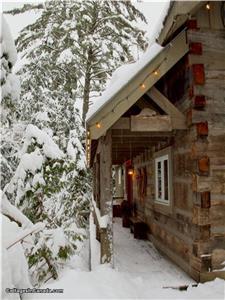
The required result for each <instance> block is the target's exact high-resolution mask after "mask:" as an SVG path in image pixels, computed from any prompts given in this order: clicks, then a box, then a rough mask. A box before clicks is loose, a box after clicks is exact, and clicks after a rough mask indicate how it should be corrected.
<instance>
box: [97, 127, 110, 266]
mask: <svg viewBox="0 0 225 300" xmlns="http://www.w3.org/2000/svg"><path fill="white" fill-rule="evenodd" d="M99 144H100V145H99V149H100V166H101V168H100V211H101V216H107V217H108V224H107V228H105V229H103V228H102V229H101V230H100V241H101V263H112V255H113V254H112V253H113V252H112V251H113V249H112V245H113V243H112V135H111V131H107V133H106V135H105V136H102V137H101V138H100V141H99Z"/></svg>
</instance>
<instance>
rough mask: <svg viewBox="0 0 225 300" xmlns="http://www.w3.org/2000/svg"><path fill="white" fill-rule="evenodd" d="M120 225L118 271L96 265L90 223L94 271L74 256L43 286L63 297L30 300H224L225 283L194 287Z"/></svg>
mask: <svg viewBox="0 0 225 300" xmlns="http://www.w3.org/2000/svg"><path fill="white" fill-rule="evenodd" d="M120 223H121V219H115V222H114V251H115V261H114V263H115V269H112V268H110V266H108V265H98V264H97V261H99V252H98V251H99V244H98V242H97V241H96V240H95V239H94V234H95V233H94V229H95V226H94V224H93V220H91V240H92V244H93V246H94V247H93V248H94V249H93V253H92V268H93V270H92V272H88V271H87V263H84V264H83V263H82V259H81V257H79V258H76V257H74V260H73V262H74V263H72V265H71V266H70V268H67V269H66V270H64V272H63V273H62V274H61V276H60V278H59V280H57V281H53V282H51V283H48V284H46V285H45V286H43V287H42V288H50V289H64V293H63V294H48V295H46V294H45V295H44V294H35V295H32V296H31V295H29V296H28V299H35V300H36V299H40V298H41V299H53V298H54V299H109V298H111V299H112V298H113V299H143V298H145V299H179V300H181V299H189V300H192V299H204V300H205V299H224V295H225V292H224V281H223V280H221V279H216V280H215V281H213V282H208V283H206V284H199V285H198V287H192V286H191V284H192V283H193V282H194V281H193V280H192V279H191V278H190V277H188V276H187V275H186V274H185V273H184V272H183V271H182V270H180V269H179V268H178V267H176V266H175V265H174V264H173V263H172V262H170V261H168V260H167V259H166V258H164V257H163V256H162V255H161V254H159V252H158V251H157V250H156V249H155V248H154V246H153V245H152V244H151V243H150V242H146V241H140V240H135V239H134V238H133V235H131V234H130V232H129V229H125V228H122V226H121V224H120ZM77 266H78V267H77ZM183 284H190V287H189V288H188V290H187V291H178V290H174V289H164V288H163V286H178V285H183Z"/></svg>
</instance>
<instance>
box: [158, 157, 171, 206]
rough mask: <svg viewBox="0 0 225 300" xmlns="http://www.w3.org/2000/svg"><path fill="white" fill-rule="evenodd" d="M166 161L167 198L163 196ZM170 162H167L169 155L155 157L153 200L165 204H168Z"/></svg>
mask: <svg viewBox="0 0 225 300" xmlns="http://www.w3.org/2000/svg"><path fill="white" fill-rule="evenodd" d="M165 161H166V162H167V166H168V170H167V181H168V192H167V194H168V199H166V198H165V176H164V175H165V174H164V162H165ZM159 162H160V164H161V176H160V177H161V190H162V196H161V197H159V195H158V192H159V188H158V187H159V180H158V179H159V178H158V176H157V175H158V163H159ZM170 181H171V179H170V163H169V155H168V154H165V155H162V156H159V157H156V158H155V201H156V202H159V203H163V204H165V205H169V204H170Z"/></svg>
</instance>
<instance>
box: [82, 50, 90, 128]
mask: <svg viewBox="0 0 225 300" xmlns="http://www.w3.org/2000/svg"><path fill="white" fill-rule="evenodd" d="M91 61H92V50H91V49H89V51H88V59H87V65H86V72H85V81H84V93H83V113H82V123H83V126H84V127H85V120H86V115H87V112H88V109H89V95H90V86H91Z"/></svg>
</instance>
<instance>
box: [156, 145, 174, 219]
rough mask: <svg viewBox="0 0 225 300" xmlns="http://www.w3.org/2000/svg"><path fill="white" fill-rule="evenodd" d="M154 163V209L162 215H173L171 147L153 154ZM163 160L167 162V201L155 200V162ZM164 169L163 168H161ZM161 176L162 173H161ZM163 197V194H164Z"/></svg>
mask: <svg viewBox="0 0 225 300" xmlns="http://www.w3.org/2000/svg"><path fill="white" fill-rule="evenodd" d="M153 158H154V162H153V166H154V198H153V203H154V208H155V209H156V210H158V211H160V212H162V213H165V214H171V213H173V170H172V168H173V161H172V147H171V146H169V147H167V148H164V149H162V150H160V151H157V152H155V153H154V154H153ZM165 158H167V159H168V160H167V161H168V201H167V200H166V201H165V199H160V198H157V195H158V194H157V193H158V183H157V181H158V180H157V165H156V164H157V162H158V161H163V160H164V159H165ZM163 168H164V167H163ZM162 174H163V173H162ZM163 177H164V176H163ZM163 180H164V179H163ZM164 195H165V194H164Z"/></svg>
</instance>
